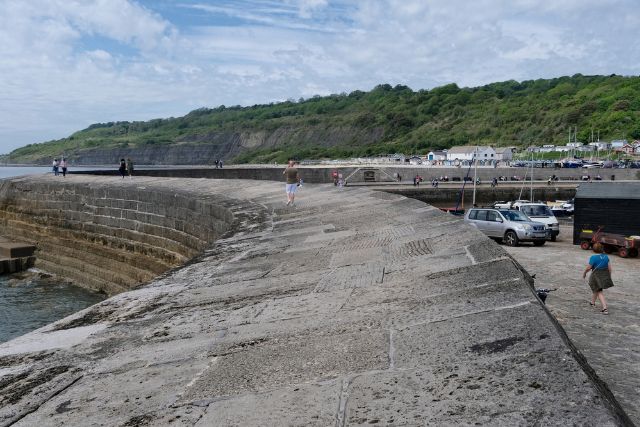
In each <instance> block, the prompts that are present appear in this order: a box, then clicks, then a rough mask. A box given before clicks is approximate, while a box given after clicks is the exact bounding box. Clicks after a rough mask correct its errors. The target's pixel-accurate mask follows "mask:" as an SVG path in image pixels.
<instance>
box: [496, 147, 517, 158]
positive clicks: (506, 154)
mask: <svg viewBox="0 0 640 427" xmlns="http://www.w3.org/2000/svg"><path fill="white" fill-rule="evenodd" d="M512 159H513V147H497V148H496V160H512Z"/></svg>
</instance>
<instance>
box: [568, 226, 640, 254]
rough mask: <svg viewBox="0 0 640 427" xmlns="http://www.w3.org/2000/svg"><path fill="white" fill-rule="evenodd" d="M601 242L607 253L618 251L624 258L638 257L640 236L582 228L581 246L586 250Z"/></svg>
mask: <svg viewBox="0 0 640 427" xmlns="http://www.w3.org/2000/svg"><path fill="white" fill-rule="evenodd" d="M596 243H600V244H601V245H602V248H603V250H604V252H605V253H607V254H611V253H613V252H618V255H620V256H621V257H622V258H627V257H637V256H638V251H639V249H640V236H629V237H627V236H623V235H621V234H614V233H603V232H602V231H600V229H598V231H596V232H595V233H594V232H593V230H582V231H581V232H580V247H581V248H582V249H584V250H589V249H591V248H593V245H594V244H596Z"/></svg>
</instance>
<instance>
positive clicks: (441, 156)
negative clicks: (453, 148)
mask: <svg viewBox="0 0 640 427" xmlns="http://www.w3.org/2000/svg"><path fill="white" fill-rule="evenodd" d="M427 160H429V161H432V162H433V161H436V162H437V161H442V160H447V150H444V151H429V154H427Z"/></svg>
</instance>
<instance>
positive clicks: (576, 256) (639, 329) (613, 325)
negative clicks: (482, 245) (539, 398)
mask: <svg viewBox="0 0 640 427" xmlns="http://www.w3.org/2000/svg"><path fill="white" fill-rule="evenodd" d="M571 239H572V226H566V225H565V226H562V229H561V232H560V236H559V238H558V241H557V242H547V244H546V245H545V246H543V247H534V246H532V245H529V244H524V245H523V246H520V247H516V248H510V247H508V246H504V248H505V249H506V250H507V251H508V252H509V253H510V254H511V255H512V256H514V257H515V258H516V259H517V260H518V262H520V263H521V264H522V265H523V266H524V267H525V268H526V269H527V271H529V273H530V274H536V275H537V276H536V287H537V288H557V291H555V292H552V293H551V294H550V295H549V297H548V299H547V306H548V307H549V308H550V310H551V312H552V313H553V314H554V315H555V316H556V318H557V319H558V320H559V321H560V323H561V324H562V326H563V327H564V328H565V330H566V331H567V333H568V335H569V337H570V338H571V340H572V341H573V342H574V343H575V344H576V345H577V347H578V348H579V349H580V350H581V351H582V353H583V354H584V355H585V357H586V358H587V360H588V361H589V363H590V364H591V366H592V367H593V368H594V369H595V370H596V372H597V373H598V375H599V376H600V377H601V378H602V379H603V380H604V381H605V382H606V383H607V384H608V385H609V388H610V389H611V390H612V391H613V393H614V395H615V396H616V398H617V399H618V401H619V402H620V404H621V405H622V407H623V408H624V409H625V411H626V412H627V414H628V415H629V416H630V417H631V419H632V420H633V421H634V422H635V423H636V424H638V425H640V405H638V396H640V352H639V350H640V321H639V320H638V308H639V307H640V286H639V283H638V282H639V280H638V278H639V277H640V258H620V257H619V256H617V255H615V254H612V255H610V256H609V258H610V260H611V265H612V268H613V281H614V283H615V286H614V287H613V288H611V289H608V290H606V291H605V296H606V298H607V302H608V305H609V311H610V314H609V315H608V316H605V315H602V314H600V308H597V309H593V308H591V307H590V306H589V304H588V300H589V298H590V293H591V291H590V289H589V286H588V285H587V284H586V282H585V281H584V280H583V279H582V272H583V271H584V268H585V267H586V265H587V262H588V259H589V256H591V255H592V254H593V252H591V251H584V250H581V249H580V247H579V246H574V245H573V244H572V242H571ZM587 277H588V276H587Z"/></svg>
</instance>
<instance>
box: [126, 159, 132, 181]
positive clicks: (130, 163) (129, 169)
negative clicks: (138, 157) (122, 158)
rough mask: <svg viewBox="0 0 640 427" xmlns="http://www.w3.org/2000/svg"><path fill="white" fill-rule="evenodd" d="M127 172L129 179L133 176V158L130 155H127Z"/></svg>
mask: <svg viewBox="0 0 640 427" xmlns="http://www.w3.org/2000/svg"><path fill="white" fill-rule="evenodd" d="M127 173H128V174H129V179H131V177H132V176H133V160H131V158H130V157H127Z"/></svg>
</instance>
